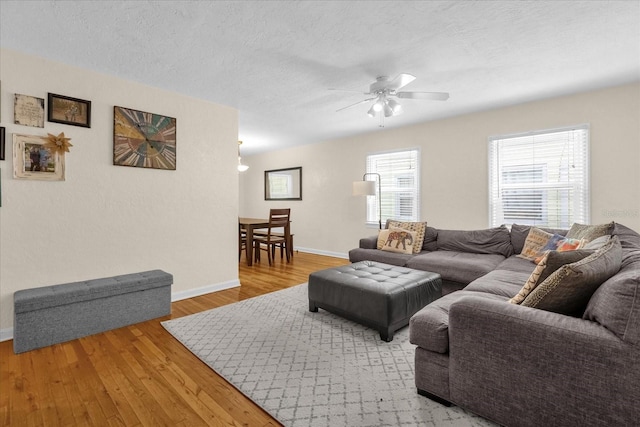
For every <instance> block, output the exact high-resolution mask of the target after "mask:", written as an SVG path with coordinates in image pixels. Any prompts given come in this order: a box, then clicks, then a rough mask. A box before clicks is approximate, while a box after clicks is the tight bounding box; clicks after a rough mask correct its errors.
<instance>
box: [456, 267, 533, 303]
mask: <svg viewBox="0 0 640 427" xmlns="http://www.w3.org/2000/svg"><path fill="white" fill-rule="evenodd" d="M528 276H529V274H528V273H522V272H518V271H507V270H494V271H492V272H490V273H488V274H486V275H484V276H482V277H480V278H479V279H476V280H474V281H473V282H471V283H469V285H467V286H466V287H465V288H464V290H465V291H473V292H484V293H488V294H493V295H500V296H502V297H505V298H511V297H513V296H514V295H515V294H517V293H518V291H519V290H520V289H521V288H522V283H524V281H525V280H527V277H528Z"/></svg>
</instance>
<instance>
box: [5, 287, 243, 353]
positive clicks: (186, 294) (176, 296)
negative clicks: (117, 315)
mask: <svg viewBox="0 0 640 427" xmlns="http://www.w3.org/2000/svg"><path fill="white" fill-rule="evenodd" d="M238 286H240V281H239V280H238V279H235V280H230V281H228V282H223V283H216V284H215V285H208V286H203V287H201V288H196V289H189V290H187V291H180V292H173V293H172V294H171V302H175V301H180V300H183V299H187V298H193V297H197V296H200V295H204V294H209V293H211V292H218V291H223V290H225V289H231V288H235V287H238ZM11 339H13V328H5V329H0V342H2V341H8V340H11Z"/></svg>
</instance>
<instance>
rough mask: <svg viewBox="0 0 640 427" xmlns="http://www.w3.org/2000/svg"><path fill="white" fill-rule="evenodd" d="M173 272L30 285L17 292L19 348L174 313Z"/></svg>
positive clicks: (16, 337)
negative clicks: (172, 303) (30, 287)
mask: <svg viewBox="0 0 640 427" xmlns="http://www.w3.org/2000/svg"><path fill="white" fill-rule="evenodd" d="M172 284H173V276H172V275H171V274H169V273H166V272H164V271H162V270H152V271H145V272H142V273H133V274H125V275H121V276H114V277H106V278H102V279H93V280H86V281H82V282H74V283H65V284H61V285H53V286H45V287H40V288H33V289H24V290H20V291H17V292H15V293H14V294H13V308H14V322H13V351H14V352H15V353H22V352H25V351H29V350H33V349H36V348H40V347H46V346H48V345H51V344H57V343H61V342H65V341H70V340H73V339H76V338H81V337H84V336H87V335H92V334H96V333H99V332H104V331H108V330H111V329H116V328H120V327H123V326H127V325H131V324H134V323H138V322H143V321H146V320H149V319H154V318H156V317H162V316H166V315H168V314H171V285H172Z"/></svg>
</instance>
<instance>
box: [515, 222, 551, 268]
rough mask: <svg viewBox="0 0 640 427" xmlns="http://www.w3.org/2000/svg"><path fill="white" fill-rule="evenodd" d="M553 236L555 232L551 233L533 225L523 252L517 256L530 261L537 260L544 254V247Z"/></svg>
mask: <svg viewBox="0 0 640 427" xmlns="http://www.w3.org/2000/svg"><path fill="white" fill-rule="evenodd" d="M552 237H553V234H551V233H547V232H546V231H543V230H540V229H539V228H536V227H531V229H530V230H529V234H528V235H527V239H526V240H525V241H524V246H523V248H522V252H520V254H519V255H516V256H517V257H519V258H524V259H528V260H530V261H533V260H535V259H536V258H537V257H538V256H540V255H541V254H542V248H544V247H545V246H546V244H547V243H548V242H549V240H550V239H551V238H552Z"/></svg>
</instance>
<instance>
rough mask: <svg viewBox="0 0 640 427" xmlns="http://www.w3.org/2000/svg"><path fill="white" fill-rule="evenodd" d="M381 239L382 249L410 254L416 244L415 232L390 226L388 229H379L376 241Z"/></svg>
mask: <svg viewBox="0 0 640 427" xmlns="http://www.w3.org/2000/svg"><path fill="white" fill-rule="evenodd" d="M381 240H384V243H383V245H382V250H383V251H388V252H396V253H401V254H411V253H413V247H414V245H415V244H416V232H415V231H410V230H404V229H402V228H396V227H392V228H390V229H388V230H381V231H380V233H379V234H378V243H380V241H381ZM421 246H422V245H421Z"/></svg>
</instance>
